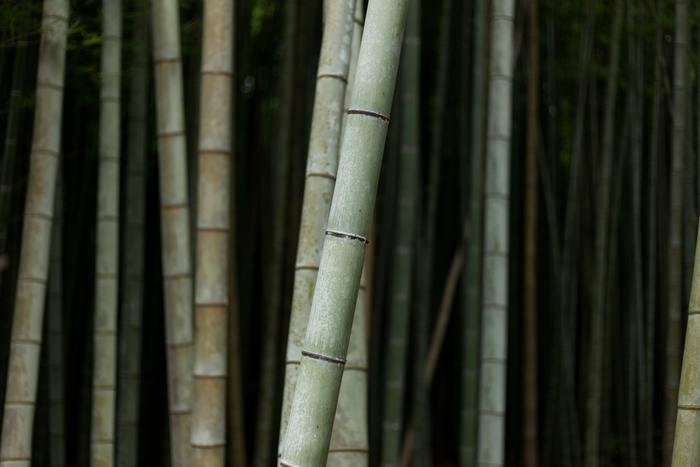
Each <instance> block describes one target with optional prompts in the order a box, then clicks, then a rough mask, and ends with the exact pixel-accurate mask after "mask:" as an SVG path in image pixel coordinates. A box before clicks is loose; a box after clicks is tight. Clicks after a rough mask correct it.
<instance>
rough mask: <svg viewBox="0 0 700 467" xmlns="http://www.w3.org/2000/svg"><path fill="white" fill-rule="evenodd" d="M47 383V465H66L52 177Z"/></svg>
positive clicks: (58, 234) (59, 231)
mask: <svg viewBox="0 0 700 467" xmlns="http://www.w3.org/2000/svg"><path fill="white" fill-rule="evenodd" d="M49 261H50V265H49V268H50V269H49V296H48V304H47V313H48V319H49V323H48V324H49V325H48V335H47V340H48V346H49V349H48V350H49V352H48V373H49V375H48V376H49V378H48V385H49V388H48V390H49V423H48V424H49V426H48V429H49V465H51V467H63V466H65V465H66V432H65V430H66V426H65V416H66V407H65V395H64V394H65V390H64V381H65V375H64V373H65V365H64V351H63V349H64V346H63V328H64V325H63V323H64V320H63V271H62V268H63V183H62V182H61V177H60V175H59V177H58V179H57V180H56V201H55V206H54V225H53V228H52V232H51V252H50V257H49Z"/></svg>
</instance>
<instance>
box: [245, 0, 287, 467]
mask: <svg viewBox="0 0 700 467" xmlns="http://www.w3.org/2000/svg"><path fill="white" fill-rule="evenodd" d="M297 21H298V6H297V4H296V2H287V7H286V9H285V21H284V23H285V24H284V48H283V50H284V55H283V56H284V59H283V62H282V71H281V77H280V96H279V100H280V104H279V110H278V113H277V118H278V119H277V124H278V126H277V128H278V132H277V138H276V144H275V148H274V150H273V154H272V155H273V157H272V160H271V170H272V174H270V177H271V182H272V183H271V185H272V186H271V188H270V192H271V193H272V196H271V198H272V199H271V200H270V207H271V216H270V218H271V219H270V220H269V221H268V222H269V223H268V224H267V225H268V226H269V228H268V229H266V230H267V232H269V236H268V237H267V239H266V240H267V241H266V242H265V245H266V248H265V249H264V257H265V266H264V267H265V277H266V278H267V279H268V280H267V281H266V286H265V290H266V292H265V296H264V299H263V300H264V311H263V313H264V319H263V331H262V338H263V341H262V346H261V347H262V357H261V363H260V397H259V398H258V407H257V417H256V424H255V429H256V437H255V458H254V465H255V466H257V467H267V466H269V465H271V463H272V460H273V459H274V454H275V449H276V446H275V444H274V443H275V441H277V442H279V439H277V438H276V435H277V434H278V432H276V431H277V428H278V427H277V426H276V423H275V420H277V417H278V416H279V405H278V401H279V396H280V395H281V394H280V393H279V390H278V389H279V388H278V383H277V381H278V379H279V378H278V375H277V374H278V368H279V363H280V362H279V355H280V342H279V333H280V321H281V317H282V313H283V311H284V312H285V313H286V312H287V301H286V297H284V299H283V293H284V285H285V284H284V281H283V279H284V262H285V251H284V250H285V249H284V245H285V239H286V230H287V225H286V224H287V220H286V219H285V209H286V208H287V207H288V203H287V199H288V192H289V190H288V185H289V179H290V176H289V167H290V162H291V155H292V150H293V144H292V126H293V125H294V115H293V100H294V76H295V75H294V68H295V50H296V47H295V45H296V40H295V36H296V34H297ZM283 304H284V306H283Z"/></svg>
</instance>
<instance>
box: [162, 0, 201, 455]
mask: <svg viewBox="0 0 700 467" xmlns="http://www.w3.org/2000/svg"><path fill="white" fill-rule="evenodd" d="M178 8H179V6H178V2H177V1H175V0H154V1H153V3H152V18H153V28H152V29H153V64H154V69H155V89H156V126H157V131H158V175H159V182H160V183H159V187H160V223H161V237H162V257H161V261H162V264H163V293H164V299H165V300H164V305H165V340H166V346H167V371H168V408H169V412H170V440H171V443H170V447H171V458H172V462H173V465H174V467H188V466H190V465H191V460H190V459H191V455H192V454H191V448H190V442H189V440H190V429H191V411H192V341H193V331H192V260H191V254H192V246H191V242H190V211H189V206H190V203H189V199H188V188H187V185H188V183H187V173H188V171H187V153H186V150H187V143H186V136H185V117H184V110H183V108H184V100H183V99H184V97H183V88H182V86H183V85H182V62H181V54H180V26H179V24H180V19H179V11H178Z"/></svg>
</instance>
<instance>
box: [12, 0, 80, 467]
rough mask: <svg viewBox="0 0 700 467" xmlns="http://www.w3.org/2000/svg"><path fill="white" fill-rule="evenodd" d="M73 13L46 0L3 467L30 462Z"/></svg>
mask: <svg viewBox="0 0 700 467" xmlns="http://www.w3.org/2000/svg"><path fill="white" fill-rule="evenodd" d="M68 11H69V5H68V1H67V0H45V1H44V6H43V13H42V33H41V45H40V46H39V69H38V71H37V84H36V107H35V110H34V130H33V131H34V133H33V135H32V149H31V156H30V166H29V180H28V181H27V198H26V202H25V208H24V222H23V228H22V249H21V252H20V261H19V274H18V280H17V298H16V300H15V307H14V319H13V322H12V335H11V338H10V358H9V363H8V378H7V386H6V391H5V406H4V410H3V420H2V436H1V438H0V466H2V467H29V465H30V463H31V452H32V429H33V421H34V408H35V403H36V389H37V382H38V376H39V353H40V348H41V338H42V336H41V331H42V327H43V320H44V303H45V298H46V281H47V279H48V269H49V243H50V239H51V225H52V220H53V208H54V206H53V204H54V193H55V188H56V178H57V171H58V159H59V152H60V150H61V114H62V109H63V83H64V78H65V76H64V74H65V57H66V32H67V26H68Z"/></svg>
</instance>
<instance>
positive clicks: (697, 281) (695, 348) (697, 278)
mask: <svg viewBox="0 0 700 467" xmlns="http://www.w3.org/2000/svg"><path fill="white" fill-rule="evenodd" d="M695 244H696V248H695V266H694V268H693V285H692V287H691V292H690V305H689V306H688V328H687V331H686V336H685V350H684V351H683V369H682V372H681V381H680V390H679V393H678V412H677V417H676V431H675V441H674V443H673V458H672V463H671V466H672V467H694V466H697V465H700V443H699V442H698V435H700V411H699V410H698V407H700V248H698V245H700V229H699V230H698V237H697V240H696V242H695Z"/></svg>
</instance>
